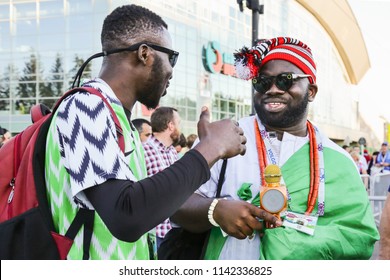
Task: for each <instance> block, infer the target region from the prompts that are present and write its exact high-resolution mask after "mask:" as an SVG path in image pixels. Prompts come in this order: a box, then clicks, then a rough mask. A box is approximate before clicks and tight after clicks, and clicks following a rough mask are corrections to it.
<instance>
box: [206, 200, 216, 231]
mask: <svg viewBox="0 0 390 280" xmlns="http://www.w3.org/2000/svg"><path fill="white" fill-rule="evenodd" d="M218 201H219V200H218V199H217V198H214V200H213V202H211V204H210V207H209V211H208V215H207V216H208V218H209V222H210V224H212V225H213V226H215V227H219V225H218V224H217V222H216V221H215V220H214V218H213V214H214V209H215V206H217V204H218Z"/></svg>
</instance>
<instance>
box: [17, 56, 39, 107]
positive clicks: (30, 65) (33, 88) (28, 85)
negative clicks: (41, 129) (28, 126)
mask: <svg viewBox="0 0 390 280" xmlns="http://www.w3.org/2000/svg"><path fill="white" fill-rule="evenodd" d="M38 65H39V61H38V58H37V57H36V55H35V54H34V53H32V54H31V55H30V60H29V61H27V62H26V64H25V66H24V69H23V75H22V76H21V77H20V78H19V84H18V86H17V93H16V96H17V97H20V98H21V100H18V102H15V104H16V107H17V108H16V110H19V111H20V112H21V113H24V114H28V113H29V112H30V108H31V106H32V105H34V103H35V101H33V100H31V99H35V97H36V93H37V91H38V90H40V89H41V90H42V89H43V90H44V83H43V81H42V74H43V67H42V66H41V67H40V69H39V68H38ZM26 98H30V100H28V99H26ZM23 99H24V100H23Z"/></svg>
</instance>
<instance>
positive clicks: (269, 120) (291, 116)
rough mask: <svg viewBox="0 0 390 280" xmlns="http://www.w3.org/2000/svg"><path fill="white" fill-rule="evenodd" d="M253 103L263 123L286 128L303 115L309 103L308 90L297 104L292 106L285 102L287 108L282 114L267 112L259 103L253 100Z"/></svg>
mask: <svg viewBox="0 0 390 280" xmlns="http://www.w3.org/2000/svg"><path fill="white" fill-rule="evenodd" d="M254 104H255V105H254V107H255V110H256V113H257V115H258V116H259V118H260V120H261V122H262V123H263V124H265V125H268V126H271V127H278V128H288V127H291V126H293V125H295V124H297V123H299V122H300V121H301V120H302V118H304V117H305V115H306V112H307V106H308V104H309V92H306V94H305V96H304V98H303V100H302V102H301V103H300V104H299V105H298V106H296V107H294V108H292V107H291V104H287V110H286V111H285V112H283V114H282V115H275V114H274V113H269V112H267V111H266V110H265V109H264V106H263V104H261V103H260V104H259V103H256V102H255V103H254Z"/></svg>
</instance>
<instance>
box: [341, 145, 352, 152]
mask: <svg viewBox="0 0 390 280" xmlns="http://www.w3.org/2000/svg"><path fill="white" fill-rule="evenodd" d="M343 149H344V150H345V151H346V152H347V153H350V152H351V150H352V149H351V147H350V146H348V145H343Z"/></svg>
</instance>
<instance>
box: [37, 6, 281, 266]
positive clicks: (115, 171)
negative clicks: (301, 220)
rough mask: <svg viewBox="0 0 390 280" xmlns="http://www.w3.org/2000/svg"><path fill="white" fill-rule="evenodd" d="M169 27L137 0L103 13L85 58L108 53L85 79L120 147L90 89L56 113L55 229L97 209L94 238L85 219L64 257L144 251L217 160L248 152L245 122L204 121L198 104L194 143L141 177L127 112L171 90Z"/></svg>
mask: <svg viewBox="0 0 390 280" xmlns="http://www.w3.org/2000/svg"><path fill="white" fill-rule="evenodd" d="M167 28H168V27H167V24H166V23H165V22H164V21H163V20H162V19H161V17H159V16H158V15H156V14H155V13H153V12H151V11H149V10H147V9H145V8H143V7H140V6H136V5H125V6H122V7H118V8H117V9H115V10H114V11H113V12H112V13H111V14H110V15H108V16H107V17H106V19H105V20H104V23H103V28H102V33H101V43H102V49H103V51H102V52H101V53H99V54H97V55H94V56H92V57H91V58H90V59H93V58H95V57H101V56H103V57H104V58H103V63H102V67H101V70H100V73H99V75H98V77H97V78H95V79H92V80H90V81H87V82H86V83H84V84H83V86H84V87H93V88H95V89H97V90H98V91H99V92H100V93H101V94H102V95H103V97H104V99H106V101H108V102H109V103H110V105H111V107H112V109H113V111H114V112H113V114H114V115H116V117H117V118H118V119H119V122H120V126H121V128H122V130H123V133H122V135H123V137H124V142H125V145H124V146H125V147H124V152H122V151H121V149H120V147H119V145H118V138H120V136H118V135H117V131H116V127H115V123H114V120H113V115H111V112H110V110H109V108H108V107H107V106H106V105H105V103H104V102H103V99H102V98H100V97H98V96H96V95H92V94H89V93H88V92H79V93H76V94H73V95H72V96H70V97H69V98H67V99H66V100H64V101H63V102H62V103H61V105H60V106H59V108H58V110H57V111H56V114H55V115H54V117H53V120H52V122H51V126H50V129H49V133H48V137H47V145H46V150H47V154H46V163H45V169H46V182H47V194H48V199H49V203H50V204H51V209H52V210H53V216H54V224H55V227H56V228H58V229H59V232H60V233H61V234H64V233H65V232H66V231H67V230H68V227H69V224H70V222H71V221H72V220H73V219H74V217H75V214H76V212H77V211H78V208H86V209H91V210H95V211H94V222H93V228H92V229H91V230H90V231H89V232H91V231H92V238H91V245H90V246H88V242H86V241H85V240H84V239H83V231H84V232H86V233H88V232H87V231H86V230H85V229H87V228H86V227H84V230H81V231H79V232H78V235H77V237H76V240H75V242H74V244H73V246H72V248H71V250H70V252H69V253H68V254H67V258H68V259H81V258H90V259H149V250H148V245H147V244H148V243H147V237H146V236H147V235H146V233H147V232H148V231H149V230H150V229H152V228H154V227H156V226H157V225H158V224H159V223H161V222H162V221H164V220H165V219H166V218H168V217H169V216H170V215H171V214H173V213H174V212H175V211H176V210H177V208H178V207H179V206H180V205H181V204H182V203H183V202H184V201H185V200H186V199H187V198H188V197H189V196H190V195H191V194H192V193H193V192H194V191H195V190H196V189H197V188H198V187H199V186H200V185H201V184H202V183H204V182H205V181H207V180H208V178H209V177H210V171H209V168H210V167H211V166H212V165H213V164H214V163H215V162H216V161H217V160H219V159H221V158H229V157H232V156H235V155H238V154H244V153H245V142H246V138H245V136H243V131H242V129H241V128H240V127H238V126H237V125H236V123H235V122H234V121H232V120H228V119H226V120H222V121H218V122H213V123H210V122H209V111H208V109H207V108H203V110H202V113H201V116H200V120H199V123H198V135H199V138H200V143H199V144H198V145H197V147H195V148H194V150H193V151H191V152H188V153H187V154H186V155H185V156H183V157H182V158H181V159H180V160H178V161H177V162H176V163H175V164H173V165H171V166H170V167H168V168H166V169H165V170H164V171H162V172H160V173H157V174H155V175H154V176H152V177H150V178H146V177H147V173H146V167H145V158H144V151H143V148H142V144H141V141H140V139H139V137H138V134H137V133H135V128H134V126H132V125H131V123H130V119H131V111H132V109H133V106H134V105H135V103H136V102H140V103H142V104H144V105H145V106H146V107H148V108H156V107H157V106H158V104H159V101H160V98H161V97H162V96H164V95H165V94H166V93H167V88H168V86H169V80H170V79H171V78H172V72H173V67H174V66H175V64H176V62H177V58H178V55H179V53H178V52H176V51H173V50H172V40H171V37H170V35H169V33H168V30H167ZM90 59H88V60H87V61H89V60H90ZM82 69H83V67H81V68H80V71H79V73H78V75H77V76H76V79H75V82H77V81H79V80H80V78H81V73H82ZM268 218H269V221H270V222H272V221H274V220H275V219H274V217H272V216H271V215H269V216H268ZM85 236H87V235H84V238H85ZM87 241H88V240H87Z"/></svg>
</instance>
